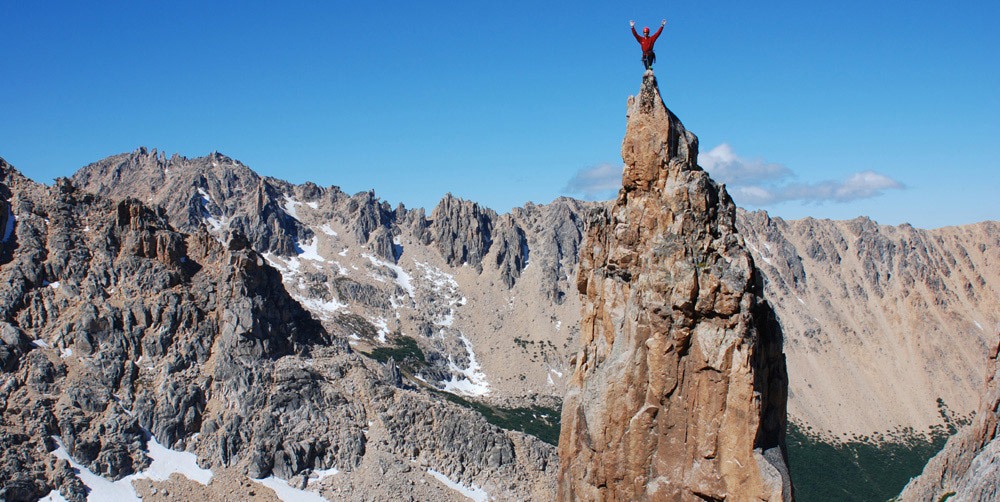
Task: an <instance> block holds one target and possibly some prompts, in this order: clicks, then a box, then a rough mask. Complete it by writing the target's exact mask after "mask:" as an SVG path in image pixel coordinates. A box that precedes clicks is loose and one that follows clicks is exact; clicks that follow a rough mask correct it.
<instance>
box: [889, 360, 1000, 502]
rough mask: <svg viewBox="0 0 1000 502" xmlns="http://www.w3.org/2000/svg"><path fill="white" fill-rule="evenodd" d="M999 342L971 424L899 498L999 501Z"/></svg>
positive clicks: (933, 459) (912, 481) (952, 440)
mask: <svg viewBox="0 0 1000 502" xmlns="http://www.w3.org/2000/svg"><path fill="white" fill-rule="evenodd" d="M998 353H1000V342H997V344H996V345H995V346H994V348H993V350H992V351H991V353H990V355H989V361H988V364H987V371H986V374H987V378H986V385H985V386H984V388H983V393H982V395H981V397H980V405H979V411H978V412H977V413H976V417H975V418H974V419H973V421H972V423H971V424H969V425H967V426H966V427H964V428H963V429H962V430H960V431H958V433H957V434H955V435H954V436H953V437H952V438H951V439H949V440H948V443H947V444H946V445H945V447H944V449H943V450H941V452H940V453H938V454H937V455H936V456H935V457H934V458H932V459H931V461H930V462H928V463H927V466H926V467H924V472H923V473H922V474H921V475H920V476H919V477H917V478H915V479H913V480H911V481H910V483H909V484H907V485H906V488H905V489H904V490H903V493H902V494H901V495H900V497H899V500H901V501H911V500H912V501H923V500H953V501H956V502H959V501H963V502H964V501H981V502H985V501H989V500H1000V364H998V362H1000V361H998V359H1000V356H998Z"/></svg>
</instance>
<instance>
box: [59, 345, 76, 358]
mask: <svg viewBox="0 0 1000 502" xmlns="http://www.w3.org/2000/svg"><path fill="white" fill-rule="evenodd" d="M59 357H61V358H63V359H66V358H67V357H73V349H71V348H69V347H66V348H65V349H62V350H61V351H59Z"/></svg>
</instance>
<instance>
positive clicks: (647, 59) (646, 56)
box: [642, 51, 656, 70]
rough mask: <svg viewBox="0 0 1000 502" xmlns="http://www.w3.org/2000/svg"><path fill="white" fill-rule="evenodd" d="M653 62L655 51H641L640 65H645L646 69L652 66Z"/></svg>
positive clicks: (654, 60)
mask: <svg viewBox="0 0 1000 502" xmlns="http://www.w3.org/2000/svg"><path fill="white" fill-rule="evenodd" d="M655 62H656V53H654V52H653V51H646V52H643V53H642V65H643V66H645V67H646V69H647V70H648V69H650V68H652V67H653V63H655Z"/></svg>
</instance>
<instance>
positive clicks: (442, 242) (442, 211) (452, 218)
mask: <svg viewBox="0 0 1000 502" xmlns="http://www.w3.org/2000/svg"><path fill="white" fill-rule="evenodd" d="M494 219H496V213H495V212H493V211H492V210H490V209H486V208H483V207H480V205H479V204H477V203H475V202H472V201H468V200H463V199H459V198H457V197H455V196H453V195H451V194H450V193H449V194H447V195H445V196H444V198H443V199H441V202H439V203H438V205H437V207H435V208H434V211H433V212H432V213H431V223H430V232H431V237H432V238H433V240H434V242H435V244H436V246H437V248H438V251H440V252H441V256H442V257H444V259H445V261H446V262H447V263H448V264H449V265H452V266H454V265H461V264H463V263H466V264H468V265H469V266H472V267H475V268H476V270H478V271H480V272H482V270H483V263H482V262H483V258H484V257H485V256H486V253H487V252H489V250H490V246H491V245H492V244H493V220H494Z"/></svg>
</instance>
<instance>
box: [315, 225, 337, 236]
mask: <svg viewBox="0 0 1000 502" xmlns="http://www.w3.org/2000/svg"><path fill="white" fill-rule="evenodd" d="M319 229H320V230H321V231H322V232H323V233H324V234H326V235H332V236H334V237H336V236H337V231H336V230H334V229H333V227H331V226H330V224H329V223H325V224H324V225H323V226H322V227H319Z"/></svg>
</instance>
